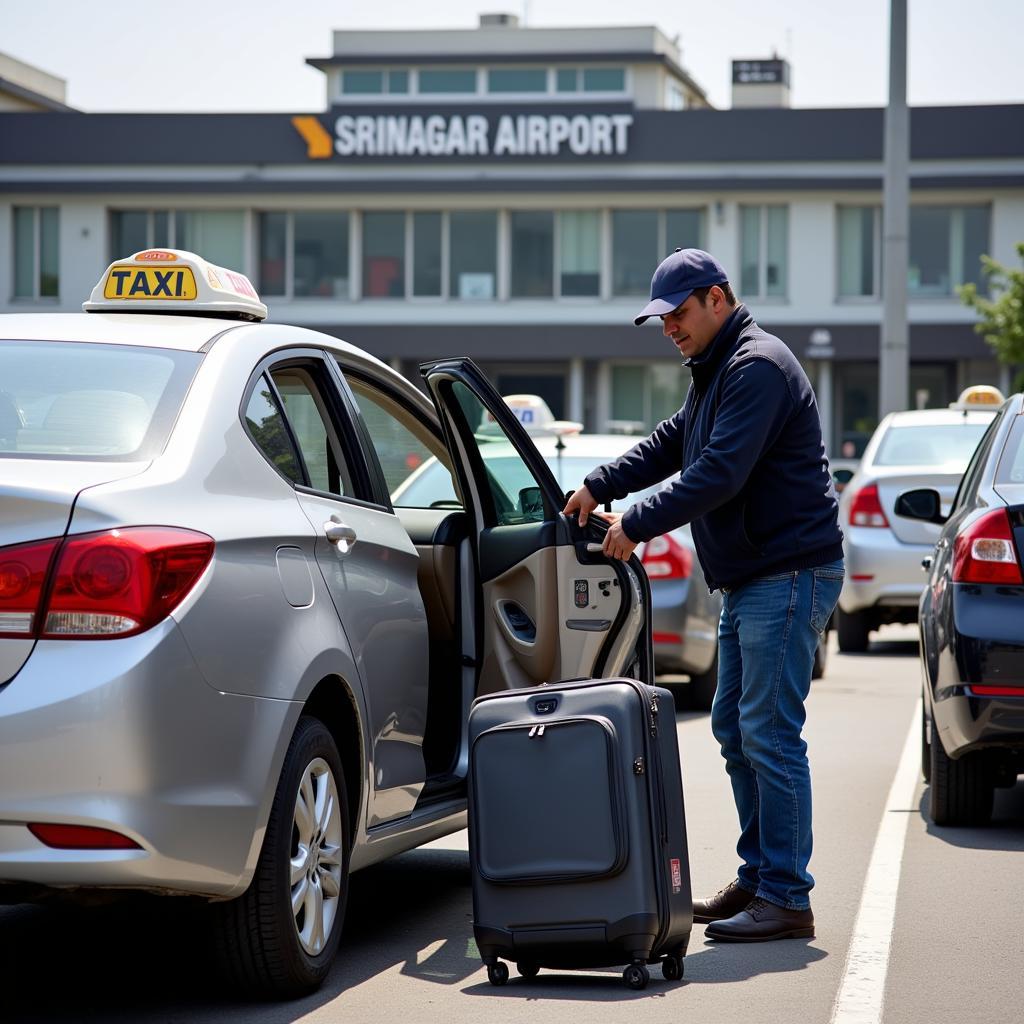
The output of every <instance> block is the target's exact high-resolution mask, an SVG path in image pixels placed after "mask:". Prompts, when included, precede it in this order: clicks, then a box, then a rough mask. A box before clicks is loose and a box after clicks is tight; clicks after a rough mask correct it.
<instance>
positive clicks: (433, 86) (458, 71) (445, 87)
mask: <svg viewBox="0 0 1024 1024" xmlns="http://www.w3.org/2000/svg"><path fill="white" fill-rule="evenodd" d="M418 78H419V91H420V92H421V93H427V94H434V93H475V92H476V68H429V69H428V68H421V69H420V71H419V73H418Z"/></svg>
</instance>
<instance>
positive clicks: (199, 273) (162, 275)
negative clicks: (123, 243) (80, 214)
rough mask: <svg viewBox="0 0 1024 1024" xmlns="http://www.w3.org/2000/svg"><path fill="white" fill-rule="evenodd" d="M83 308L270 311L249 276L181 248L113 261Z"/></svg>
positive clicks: (253, 315)
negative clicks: (261, 300)
mask: <svg viewBox="0 0 1024 1024" xmlns="http://www.w3.org/2000/svg"><path fill="white" fill-rule="evenodd" d="M82 309H84V310H85V311H86V312H87V313H184V314H186V315H190V316H217V317H226V318H229V319H234V320H266V318H267V307H266V306H265V305H264V304H263V303H262V302H260V297H259V296H258V295H257V294H256V289H255V288H253V286H252V282H250V280H249V278H247V277H246V276H245V275H244V274H240V273H238V272H237V271H235V270H228V269H227V268H226V267H217V266H214V265H213V264H212V263H207V262H206V260H204V259H203V258H202V256H197V255H196V254H195V253H194V252H185V251H184V250H182V249H143V250H142V252H137V253H135V255H134V256H129V257H128V259H124V260H115V261H114V262H113V263H111V264H110V266H109V267H107V269H106V271H105V272H104V274H103V276H102V277H101V278H100V280H99V282H98V283H97V285H96V287H95V288H93V290H92V295H90V296H89V301H88V302H83V303H82Z"/></svg>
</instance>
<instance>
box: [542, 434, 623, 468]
mask: <svg viewBox="0 0 1024 1024" xmlns="http://www.w3.org/2000/svg"><path fill="white" fill-rule="evenodd" d="M530 440H531V441H533V443H534V444H535V445H536V447H537V451H539V452H540V453H541V455H544V456H548V455H556V454H557V453H558V448H557V443H558V438H557V437H555V436H554V435H550V434H531V435H530ZM642 440H643V438H642V437H629V436H627V435H626V434H563V435H562V442H563V443H564V445H565V447H564V448H563V449H562V454H563V455H573V456H581V457H587V458H590V457H593V458H596V459H608V458H616V457H618V456H619V455H622V454H623V452H628V451H629V449H630V448H632V447H633V446H634V445H635V444H636V443H637V442H638V441H642ZM595 465H596V463H595Z"/></svg>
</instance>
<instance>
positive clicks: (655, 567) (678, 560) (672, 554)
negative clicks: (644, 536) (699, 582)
mask: <svg viewBox="0 0 1024 1024" xmlns="http://www.w3.org/2000/svg"><path fill="white" fill-rule="evenodd" d="M640 561H641V562H643V566H644V568H645V569H646V570H647V575H648V576H649V577H650V578H651V579H652V580H686V579H689V578H690V573H691V572H693V555H692V554H691V553H690V549H689V548H688V547H686V546H685V545H683V544H680V543H679V541H677V540H675V539H674V538H672V537H670V536H667V535H666V536H664V537H655V538H653V539H652V540H649V541H648V542H647V545H646V547H645V548H644V554H643V558H641V559H640Z"/></svg>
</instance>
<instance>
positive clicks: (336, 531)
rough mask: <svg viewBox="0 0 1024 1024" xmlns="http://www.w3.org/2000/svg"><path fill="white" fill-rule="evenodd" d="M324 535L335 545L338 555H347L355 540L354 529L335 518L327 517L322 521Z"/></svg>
mask: <svg viewBox="0 0 1024 1024" xmlns="http://www.w3.org/2000/svg"><path fill="white" fill-rule="evenodd" d="M324 536H325V537H326V538H327V539H328V541H330V542H331V543H332V544H333V545H334V546H335V548H336V550H337V552H338V554H339V555H347V554H348V553H349V552H350V551H351V550H352V547H353V546H354V545H355V542H356V531H355V530H353V529H352V527H351V526H349V525H348V524H346V523H342V522H340V521H339V520H337V519H328V520H327V522H326V523H324Z"/></svg>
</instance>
